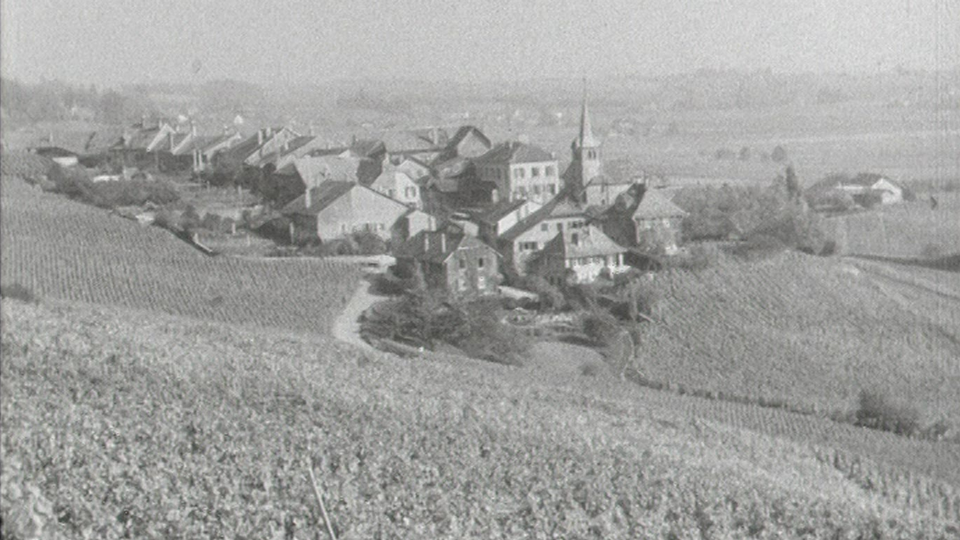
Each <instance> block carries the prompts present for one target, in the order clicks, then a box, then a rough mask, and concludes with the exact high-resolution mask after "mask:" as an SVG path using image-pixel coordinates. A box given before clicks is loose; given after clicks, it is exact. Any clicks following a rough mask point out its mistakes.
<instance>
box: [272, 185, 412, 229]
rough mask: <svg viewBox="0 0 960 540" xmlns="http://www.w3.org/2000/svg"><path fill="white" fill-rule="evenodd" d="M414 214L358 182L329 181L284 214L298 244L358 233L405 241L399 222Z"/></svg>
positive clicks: (290, 205) (306, 195)
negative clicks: (301, 241)
mask: <svg viewBox="0 0 960 540" xmlns="http://www.w3.org/2000/svg"><path fill="white" fill-rule="evenodd" d="M409 212H410V208H409V207H408V206H406V205H405V204H403V203H401V202H399V201H396V200H394V199H391V198H390V197H387V196H386V195H383V194H381V193H378V192H376V191H374V190H372V189H370V188H368V187H366V186H363V185H361V184H358V183H356V182H336V181H328V182H324V183H322V184H320V185H319V186H318V187H312V188H309V189H307V190H306V191H305V192H304V194H303V195H301V196H299V197H297V198H296V199H294V200H293V201H292V202H290V203H289V204H287V205H286V206H285V207H284V208H283V210H281V213H282V214H283V215H284V216H286V217H287V218H288V219H289V220H290V236H291V239H294V240H300V239H302V240H305V239H313V238H315V239H319V240H320V241H321V242H326V241H329V240H334V239H340V238H343V237H345V236H347V235H350V234H352V233H356V232H369V233H373V234H375V235H377V236H379V237H380V238H382V239H384V240H390V239H394V238H395V239H402V237H403V232H402V231H401V230H399V229H400V227H399V225H400V224H399V223H398V222H399V221H400V219H401V218H402V217H404V216H405V215H407V214H408V213H409Z"/></svg>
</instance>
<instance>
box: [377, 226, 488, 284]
mask: <svg viewBox="0 0 960 540" xmlns="http://www.w3.org/2000/svg"><path fill="white" fill-rule="evenodd" d="M395 255H396V257H397V270H398V272H399V273H400V274H401V275H407V276H409V275H413V274H414V272H416V268H417V267H419V268H420V270H421V271H422V272H423V277H424V279H425V281H426V284H427V286H428V287H430V288H433V289H439V290H443V291H446V292H447V293H448V294H451V295H454V296H478V295H487V294H493V293H495V292H496V291H497V285H498V284H499V281H500V279H499V277H500V275H499V271H498V269H497V268H498V261H497V258H498V254H497V252H496V250H494V249H493V248H492V247H490V246H489V245H487V244H485V243H483V242H482V241H480V240H479V239H477V238H476V237H473V236H469V235H464V234H449V233H446V232H439V231H424V232H421V233H419V234H417V235H415V236H413V237H412V238H410V239H409V240H407V241H406V242H405V243H403V244H402V245H401V246H400V247H399V248H398V249H397V250H396V253H395Z"/></svg>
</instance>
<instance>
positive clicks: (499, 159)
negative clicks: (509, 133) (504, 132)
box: [476, 141, 556, 163]
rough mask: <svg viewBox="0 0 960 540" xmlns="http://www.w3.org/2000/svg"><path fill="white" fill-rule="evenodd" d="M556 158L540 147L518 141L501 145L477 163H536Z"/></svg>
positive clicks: (480, 158) (478, 159)
mask: <svg viewBox="0 0 960 540" xmlns="http://www.w3.org/2000/svg"><path fill="white" fill-rule="evenodd" d="M555 160H556V158H554V157H553V155H551V154H550V152H547V151H546V150H544V149H543V148H540V147H539V146H534V145H532V144H526V143H522V142H517V141H510V142H505V143H500V144H498V145H496V146H494V147H493V148H491V149H490V151H489V152H487V153H486V154H483V155H482V156H480V157H478V158H477V159H476V161H477V163H535V162H541V161H555Z"/></svg>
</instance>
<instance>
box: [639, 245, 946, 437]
mask: <svg viewBox="0 0 960 540" xmlns="http://www.w3.org/2000/svg"><path fill="white" fill-rule="evenodd" d="M858 264H859V263H858V262H857V261H855V260H845V259H825V258H816V257H811V256H805V255H801V254H791V253H786V254H782V255H778V256H776V257H773V258H771V259H768V260H766V261H762V262H759V263H754V264H744V263H739V262H736V261H722V262H721V263H719V264H718V265H717V266H716V267H713V268H709V269H706V270H703V271H702V272H698V273H690V272H685V271H669V272H664V273H661V274H658V275H657V276H656V277H655V280H654V286H655V287H657V288H658V289H659V290H660V291H662V293H663V297H664V300H663V302H662V304H661V306H660V309H659V310H658V312H657V313H656V314H655V318H656V319H658V320H659V321H660V322H659V323H658V324H652V325H645V326H644V327H643V335H642V338H641V343H640V346H639V353H638V354H639V358H638V367H639V369H640V370H641V372H642V373H643V374H644V375H645V376H646V377H647V378H649V379H652V380H657V381H669V382H672V383H675V384H680V385H684V386H686V387H687V388H691V389H702V390H709V391H714V392H725V393H729V394H733V395H739V396H748V397H754V398H764V399H768V400H776V399H781V400H784V401H786V402H787V403H789V404H792V405H795V406H799V407H803V408H807V409H810V410H816V411H820V412H822V413H824V414H826V413H830V412H842V411H849V410H852V409H853V408H854V407H855V405H856V400H857V396H858V394H859V392H860V391H861V390H862V389H867V390H870V389H875V390H880V391H882V392H885V393H887V394H888V395H890V396H893V397H895V398H896V399H898V400H901V401H902V402H905V403H909V404H912V405H914V406H916V407H918V408H919V409H920V411H921V412H922V413H923V416H924V419H925V422H926V423H928V424H929V423H933V422H935V421H937V420H940V419H946V420H949V421H950V422H952V423H953V425H954V426H956V425H958V423H960V400H957V399H956V397H957V396H958V395H960V364H957V362H956V361H955V359H956V358H958V357H960V340H958V336H960V297H958V296H952V294H953V293H950V292H949V291H948V290H947V288H950V290H953V291H957V290H960V276H958V275H957V274H955V273H950V272H937V271H933V270H927V271H926V272H927V274H925V277H923V278H921V277H919V276H918V277H917V278H915V279H913V280H910V279H906V280H905V279H904V278H903V276H901V277H900V280H899V281H897V280H895V279H891V278H890V277H884V276H883V275H879V274H877V272H879V270H877V269H876V268H877V266H871V267H870V268H873V270H872V271H867V269H861V268H859V267H858V266H857V265H858ZM879 267H880V268H883V265H880V266H879ZM905 271H906V270H900V271H899V272H900V273H901V274H902V273H903V272H905ZM894 277H895V276H894ZM918 280H919V281H918ZM941 283H942V284H941ZM924 308H927V309H924Z"/></svg>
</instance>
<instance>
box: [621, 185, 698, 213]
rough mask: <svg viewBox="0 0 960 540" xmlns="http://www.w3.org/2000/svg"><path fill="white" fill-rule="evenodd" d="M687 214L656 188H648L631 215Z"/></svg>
mask: <svg viewBox="0 0 960 540" xmlns="http://www.w3.org/2000/svg"><path fill="white" fill-rule="evenodd" d="M685 215H687V212H686V211H685V210H683V209H682V208H680V207H679V206H677V205H675V204H673V202H672V201H671V200H670V199H668V198H666V197H665V196H663V195H661V194H659V193H657V192H656V191H655V190H652V189H648V190H646V191H645V192H644V194H643V198H642V199H640V203H639V204H638V205H637V206H636V208H635V209H634V210H633V212H631V213H630V216H631V217H632V218H633V219H637V218H639V219H657V218H666V217H680V216H685Z"/></svg>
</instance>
